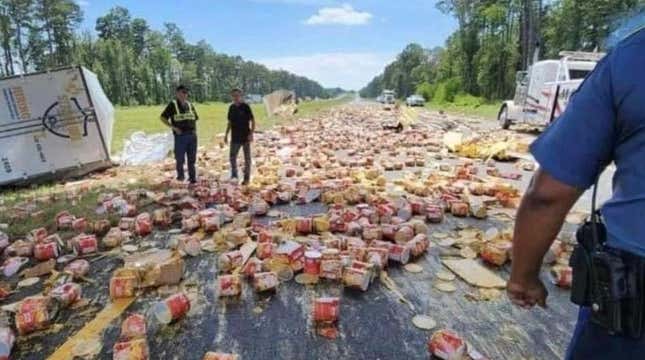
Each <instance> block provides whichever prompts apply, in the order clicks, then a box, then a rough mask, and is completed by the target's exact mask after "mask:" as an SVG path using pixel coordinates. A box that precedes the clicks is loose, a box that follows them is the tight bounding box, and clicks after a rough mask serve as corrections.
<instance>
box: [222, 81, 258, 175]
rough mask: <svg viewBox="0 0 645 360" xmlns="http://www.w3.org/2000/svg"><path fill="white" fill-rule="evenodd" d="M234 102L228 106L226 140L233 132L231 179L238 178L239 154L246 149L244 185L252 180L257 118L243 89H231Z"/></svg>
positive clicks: (225, 140) (226, 140)
mask: <svg viewBox="0 0 645 360" xmlns="http://www.w3.org/2000/svg"><path fill="white" fill-rule="evenodd" d="M231 97H232V98H233V103H232V104H231V106H230V107H229V108H228V125H227V126H226V135H224V142H226V143H228V134H229V132H230V133H231V147H230V153H229V156H230V161H231V179H235V180H237V155H238V153H239V152H240V148H242V149H243V150H244V182H243V184H244V185H248V183H249V181H250V180H251V142H253V132H254V131H255V119H254V118H253V112H252V111H251V107H250V106H249V105H248V104H246V103H245V102H244V101H243V100H242V90H240V89H233V91H231Z"/></svg>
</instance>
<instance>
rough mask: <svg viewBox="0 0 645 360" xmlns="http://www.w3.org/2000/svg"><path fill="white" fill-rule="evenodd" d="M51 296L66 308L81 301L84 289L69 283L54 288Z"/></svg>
mask: <svg viewBox="0 0 645 360" xmlns="http://www.w3.org/2000/svg"><path fill="white" fill-rule="evenodd" d="M49 295H50V296H51V297H52V298H54V299H55V300H56V301H58V303H59V304H60V306H61V307H63V308H66V307H68V306H70V305H72V304H73V303H75V302H77V301H78V300H80V299H81V296H82V289H81V285H79V284H76V283H67V284H63V285H60V286H58V287H56V288H54V289H53V290H52V291H51V292H50V293H49Z"/></svg>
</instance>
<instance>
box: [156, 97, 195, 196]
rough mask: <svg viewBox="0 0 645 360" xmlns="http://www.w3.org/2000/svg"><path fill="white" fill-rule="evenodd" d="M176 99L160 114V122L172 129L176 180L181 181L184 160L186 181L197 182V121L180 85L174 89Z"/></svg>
mask: <svg viewBox="0 0 645 360" xmlns="http://www.w3.org/2000/svg"><path fill="white" fill-rule="evenodd" d="M175 95H176V98H175V100H173V101H171V102H170V103H169V104H168V106H166V109H165V110H164V111H163V112H162V113H161V122H162V123H163V124H164V125H166V126H168V127H170V128H171V129H172V133H173V135H174V137H175V162H176V165H177V180H179V181H183V180H184V179H185V178H184V160H186V159H188V180H189V181H190V183H191V184H194V183H196V182H197V174H196V170H195V161H196V160H197V134H196V132H195V130H196V127H195V122H196V121H197V120H198V119H199V116H198V115H197V111H195V107H194V106H193V104H191V103H190V102H188V88H187V87H186V86H184V85H180V86H178V87H177V89H176V94H175Z"/></svg>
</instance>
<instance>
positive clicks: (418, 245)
mask: <svg viewBox="0 0 645 360" xmlns="http://www.w3.org/2000/svg"><path fill="white" fill-rule="evenodd" d="M405 246H406V247H408V248H409V249H410V256H411V257H413V258H416V257H419V256H421V255H423V254H424V253H425V252H426V250H428V247H429V246H430V241H429V240H428V236H427V235H425V234H418V235H416V236H415V237H414V238H412V240H410V241H408V243H407V244H406V245H405Z"/></svg>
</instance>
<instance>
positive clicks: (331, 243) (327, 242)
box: [323, 237, 341, 249]
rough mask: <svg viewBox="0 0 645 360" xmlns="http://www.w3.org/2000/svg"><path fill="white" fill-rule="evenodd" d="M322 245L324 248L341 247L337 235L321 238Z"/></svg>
mask: <svg viewBox="0 0 645 360" xmlns="http://www.w3.org/2000/svg"><path fill="white" fill-rule="evenodd" d="M323 245H324V246H325V247H326V248H330V249H340V248H341V241H340V239H339V238H337V237H333V238H329V239H324V240H323Z"/></svg>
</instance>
